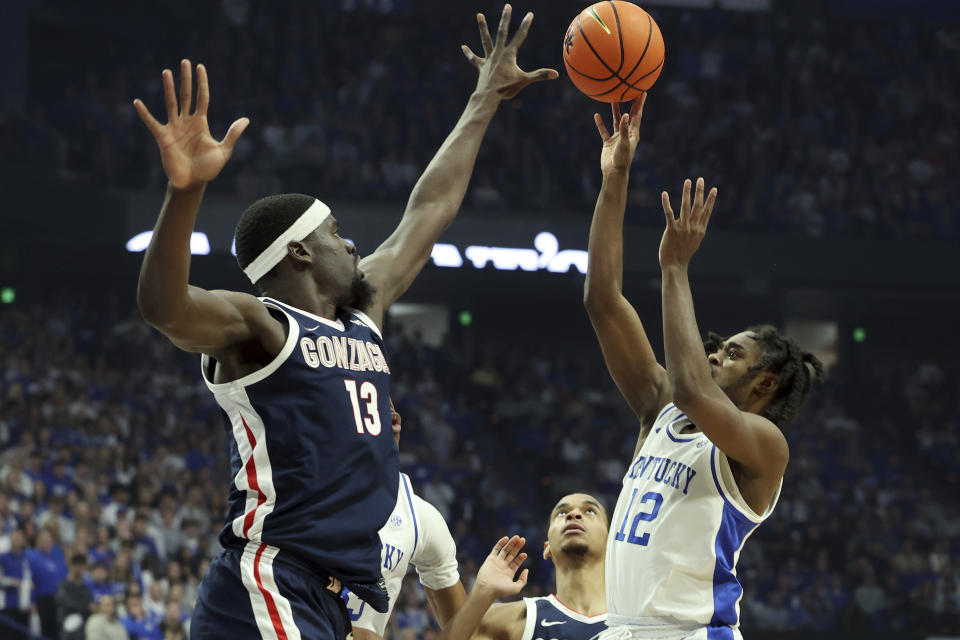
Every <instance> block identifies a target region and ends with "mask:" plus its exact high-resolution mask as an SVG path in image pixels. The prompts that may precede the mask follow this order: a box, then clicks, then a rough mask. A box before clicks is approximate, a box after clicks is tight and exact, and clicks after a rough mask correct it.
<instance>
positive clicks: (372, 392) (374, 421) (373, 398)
mask: <svg viewBox="0 0 960 640" xmlns="http://www.w3.org/2000/svg"><path fill="white" fill-rule="evenodd" d="M343 386H345V387H346V388H347V393H348V394H350V404H352V405H353V418H354V420H356V421H357V433H359V434H361V435H362V434H363V432H364V427H366V432H367V433H369V434H370V435H372V436H378V435H380V410H379V408H378V407H377V386H376V385H375V384H373V383H372V382H370V381H369V380H366V381H364V383H363V384H361V385H360V391H359V392H358V391H357V381H356V380H344V381H343ZM361 400H363V401H365V402H366V405H367V406H366V409H367V411H366V413H367V415H365V416H364V415H361V413H360V401H361Z"/></svg>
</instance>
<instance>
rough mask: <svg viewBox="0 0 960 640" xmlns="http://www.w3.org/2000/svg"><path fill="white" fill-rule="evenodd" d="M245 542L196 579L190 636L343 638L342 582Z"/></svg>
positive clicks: (200, 639) (204, 639)
mask: <svg viewBox="0 0 960 640" xmlns="http://www.w3.org/2000/svg"><path fill="white" fill-rule="evenodd" d="M278 551H279V550H278V549H277V548H276V547H271V546H269V545H266V544H261V543H257V542H248V543H247V544H246V545H245V546H243V547H235V548H233V547H232V548H229V549H226V550H225V551H224V552H223V553H221V554H220V555H219V556H217V558H216V559H214V561H213V562H212V563H210V569H209V571H207V575H205V576H204V577H203V581H202V582H201V583H200V592H199V594H198V596H197V606H196V608H195V609H194V612H193V617H192V619H191V621H190V638H191V640H214V639H217V640H220V639H224V640H247V639H250V640H261V639H262V640H344V638H346V637H347V634H348V633H349V632H350V630H351V629H350V616H349V612H348V611H347V608H346V605H345V604H344V602H343V600H342V599H341V597H340V591H341V589H340V584H339V583H338V582H337V581H335V580H333V579H331V578H323V577H321V576H318V575H317V574H316V573H313V572H309V571H306V570H304V568H303V567H301V566H299V565H297V564H293V563H292V562H290V561H289V560H288V559H285V558H284V556H283V554H280V556H279V557H278V556H277V553H278Z"/></svg>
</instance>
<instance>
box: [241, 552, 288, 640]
mask: <svg viewBox="0 0 960 640" xmlns="http://www.w3.org/2000/svg"><path fill="white" fill-rule="evenodd" d="M279 551H280V550H279V549H277V548H276V547H271V546H269V545H266V544H261V543H259V542H253V541H251V542H248V543H247V544H246V546H244V548H243V553H242V554H241V555H240V576H241V578H242V580H243V585H244V586H245V587H246V588H247V593H249V595H250V606H251V607H253V617H254V619H255V620H256V622H257V628H258V629H259V630H260V637H261V638H262V639H263V640H275V639H276V640H279V638H280V634H281V633H282V634H283V635H284V636H286V638H287V639H288V640H300V629H299V628H297V623H296V621H295V620H294V619H293V608H292V607H291V606H290V601H289V600H287V598H285V597H284V596H283V594H281V593H280V589H279V588H277V582H276V580H275V579H274V577H273V559H274V558H275V557H276V556H277V552H279Z"/></svg>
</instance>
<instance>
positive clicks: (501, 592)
mask: <svg viewBox="0 0 960 640" xmlns="http://www.w3.org/2000/svg"><path fill="white" fill-rule="evenodd" d="M524 544H526V539H525V538H521V537H519V536H513V537H512V538H509V539H508V538H507V537H506V536H504V537H503V538H501V539H500V540H499V541H497V544H495V545H494V547H493V550H492V551H491V552H490V555H488V556H487V559H486V560H484V562H483V564H482V565H481V566H480V570H479V571H478V572H477V581H476V583H474V585H473V590H471V591H470V595H468V596H467V599H466V601H465V602H464V603H463V606H462V607H460V610H459V611H457V614H456V615H455V616H453V619H452V620H450V622H449V624H447V625H445V626H444V627H443V629H442V630H441V631H440V638H439V640H468V639H469V638H471V637H472V638H475V639H476V640H487V639H490V640H506V638H510V637H511V636H512V635H514V634H510V633H509V630H508V629H507V625H506V620H503V621H502V622H503V624H500V623H499V621H500V619H503V618H506V616H505V615H504V614H507V615H509V612H510V610H511V609H512V608H513V607H512V606H511V605H501V606H498V607H497V608H498V609H499V611H497V612H496V613H495V615H494V616H490V613H494V612H493V611H489V610H490V608H491V606H492V605H493V603H494V602H496V601H497V598H505V597H508V596H513V595H516V594H518V593H520V591H521V590H522V589H523V587H524V586H525V585H526V584H527V575H528V574H529V570H528V569H524V570H523V571H522V572H521V573H520V576H519V577H518V578H517V579H516V580H514V579H513V578H514V576H515V575H516V573H517V571H519V569H520V565H522V564H523V561H524V560H526V559H527V554H526V553H521V552H520V550H521V549H522V548H523V545H524ZM520 604H521V605H522V603H520ZM488 611H489V613H488ZM493 617H495V618H497V619H498V623H497V624H491V620H490V618H493ZM511 617H515V616H511Z"/></svg>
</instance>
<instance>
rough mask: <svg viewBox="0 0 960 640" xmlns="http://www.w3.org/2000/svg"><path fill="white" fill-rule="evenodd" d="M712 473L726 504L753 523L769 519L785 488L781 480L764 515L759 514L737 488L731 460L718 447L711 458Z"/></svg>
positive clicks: (781, 479)
mask: <svg viewBox="0 0 960 640" xmlns="http://www.w3.org/2000/svg"><path fill="white" fill-rule="evenodd" d="M710 471H711V472H712V473H713V481H714V484H716V486H717V491H719V492H720V495H721V496H722V497H723V500H724V502H727V503H729V504H730V506H731V507H733V508H734V509H735V510H737V511H738V512H739V513H740V514H741V515H743V516H744V517H745V518H747V519H748V520H750V521H751V522H755V523H760V522H763V521H764V520H766V519H767V517H768V516H769V515H770V514H771V513H773V508H774V507H775V506H776V505H777V501H778V500H779V499H780V490H781V489H782V488H783V478H780V486H779V487H777V490H776V492H775V493H774V494H773V497H772V498H771V499H770V504H769V505H767V508H766V509H765V510H764V512H763V513H762V514H757V513H756V512H755V511H754V510H753V509H752V508H751V507H750V505H748V504H747V501H746V500H745V499H744V498H743V494H741V493H740V487H738V486H737V480H736V478H734V477H733V469H731V468H730V460H729V459H728V458H727V454H725V453H724V452H723V451H721V450H720V448H719V447H718V446H717V445H713V451H712V453H711V456H710Z"/></svg>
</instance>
